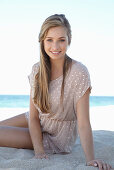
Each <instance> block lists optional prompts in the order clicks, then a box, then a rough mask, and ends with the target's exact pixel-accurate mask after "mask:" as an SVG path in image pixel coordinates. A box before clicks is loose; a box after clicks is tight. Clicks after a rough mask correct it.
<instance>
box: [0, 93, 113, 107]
mask: <svg viewBox="0 0 114 170" xmlns="http://www.w3.org/2000/svg"><path fill="white" fill-rule="evenodd" d="M29 97H30V96H29V95H0V108H29ZM109 105H114V96H90V107H93V106H109Z"/></svg>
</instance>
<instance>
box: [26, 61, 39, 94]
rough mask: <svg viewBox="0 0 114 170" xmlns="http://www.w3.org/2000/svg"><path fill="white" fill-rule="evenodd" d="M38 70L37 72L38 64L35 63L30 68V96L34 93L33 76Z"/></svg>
mask: <svg viewBox="0 0 114 170" xmlns="http://www.w3.org/2000/svg"><path fill="white" fill-rule="evenodd" d="M38 70H39V63H36V64H34V65H33V66H32V71H31V73H30V74H29V75H28V79H29V83H30V87H31V89H32V96H33V93H34V83H35V75H36V74H37V73H38Z"/></svg>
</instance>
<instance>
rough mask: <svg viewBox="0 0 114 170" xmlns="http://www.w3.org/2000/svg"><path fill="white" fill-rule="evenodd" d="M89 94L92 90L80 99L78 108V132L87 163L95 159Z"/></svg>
mask: <svg viewBox="0 0 114 170" xmlns="http://www.w3.org/2000/svg"><path fill="white" fill-rule="evenodd" d="M89 93H90V89H88V90H87V91H86V93H85V94H84V96H82V97H81V98H80V100H79V101H78V102H77V106H76V108H77V122H78V132H79V136H80V140H81V145H82V147H83V150H84V153H85V157H86V162H89V161H91V160H94V159H95V158H94V146H93V137H92V129H91V125H90V118H89Z"/></svg>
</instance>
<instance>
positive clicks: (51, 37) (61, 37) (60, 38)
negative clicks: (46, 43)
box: [46, 37, 66, 39]
mask: <svg viewBox="0 0 114 170" xmlns="http://www.w3.org/2000/svg"><path fill="white" fill-rule="evenodd" d="M46 38H54V37H46ZM61 38H66V37H59V38H58V39H61Z"/></svg>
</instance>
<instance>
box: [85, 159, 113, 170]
mask: <svg viewBox="0 0 114 170" xmlns="http://www.w3.org/2000/svg"><path fill="white" fill-rule="evenodd" d="M86 165H87V166H94V167H98V168H99V170H111V168H112V167H111V166H110V165H109V164H107V163H105V162H104V161H102V160H98V159H96V160H92V161H89V162H87V163H86Z"/></svg>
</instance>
